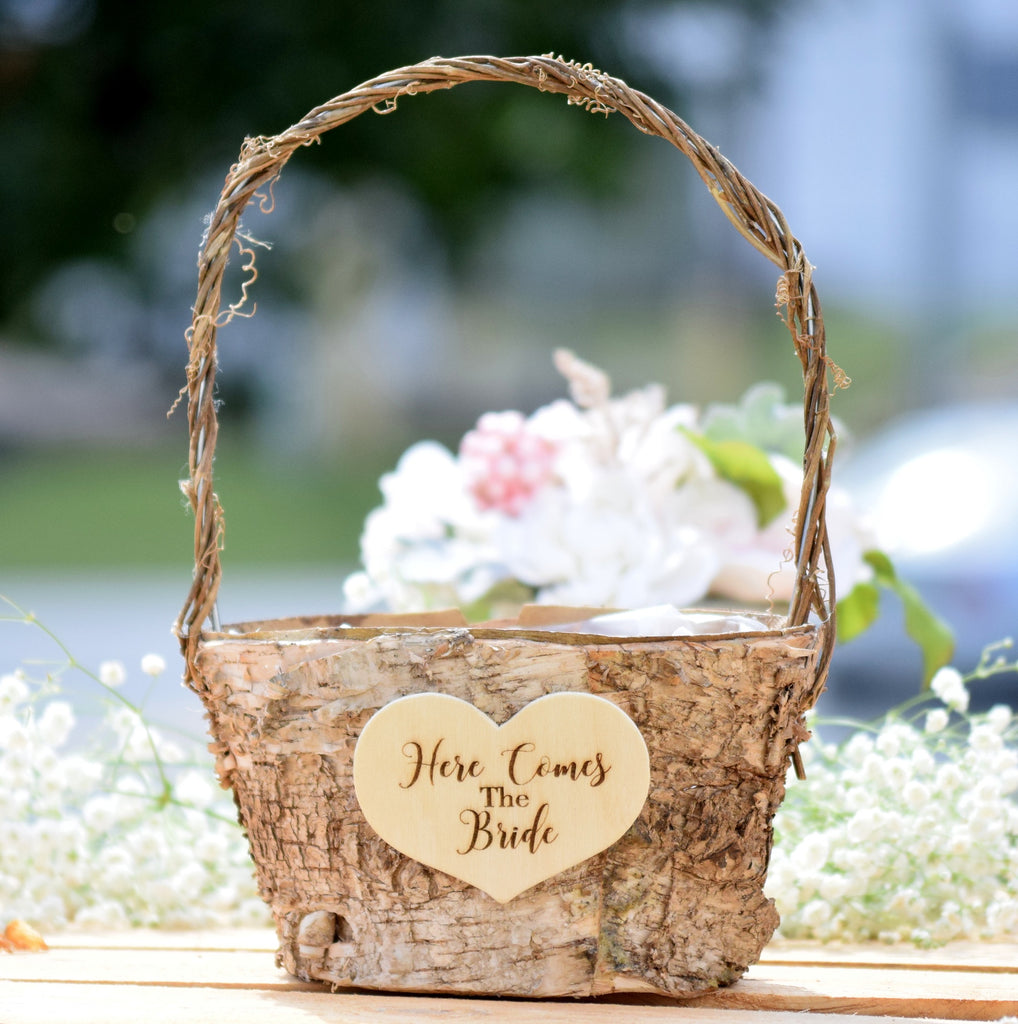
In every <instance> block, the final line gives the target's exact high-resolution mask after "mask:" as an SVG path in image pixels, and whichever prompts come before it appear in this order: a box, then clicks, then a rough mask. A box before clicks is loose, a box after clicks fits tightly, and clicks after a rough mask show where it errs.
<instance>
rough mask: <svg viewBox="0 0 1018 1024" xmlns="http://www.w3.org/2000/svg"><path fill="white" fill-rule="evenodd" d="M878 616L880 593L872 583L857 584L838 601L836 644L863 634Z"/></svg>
mask: <svg viewBox="0 0 1018 1024" xmlns="http://www.w3.org/2000/svg"><path fill="white" fill-rule="evenodd" d="M879 614H880V591H879V590H878V589H877V587H876V586H875V585H874V584H872V583H857V584H856V585H855V586H854V587H853V588H852V589H851V591H850V592H849V593H848V594H847V595H846V596H845V597H843V598H841V600H840V601H838V643H842V644H844V643H848V641H849V640H854V639H855V638H856V637H857V636H859V634H860V633H865V632H866V630H867V629H869V628H870V626H872V625H873V623H874V622H876V621H877V616H878V615H879Z"/></svg>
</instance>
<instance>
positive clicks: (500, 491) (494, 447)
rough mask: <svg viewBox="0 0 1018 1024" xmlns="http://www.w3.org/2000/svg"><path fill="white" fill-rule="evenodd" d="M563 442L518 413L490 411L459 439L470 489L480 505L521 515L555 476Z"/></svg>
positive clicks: (508, 513)
mask: <svg viewBox="0 0 1018 1024" xmlns="http://www.w3.org/2000/svg"><path fill="white" fill-rule="evenodd" d="M557 454H558V445H556V444H555V443H554V442H553V441H550V440H548V439H547V438H545V437H541V436H540V435H539V434H535V433H534V432H533V431H532V430H530V429H529V428H528V426H527V421H526V420H525V419H524V418H523V415H522V414H521V413H518V412H497V413H496V412H489V413H485V414H484V415H483V416H482V417H481V418H480V419H479V420H478V421H477V426H476V427H475V428H474V429H473V430H471V431H470V432H469V433H468V434H467V435H466V436H465V437H464V438H463V440H462V441H461V442H460V464H461V466H462V468H463V476H464V479H465V481H466V486H467V490H468V491H469V492H470V494H471V495H473V498H474V500H475V501H476V502H477V505H478V507H479V508H481V509H483V510H488V509H494V510H497V511H499V512H504V513H505V514H506V515H510V516H518V515H519V514H520V512H522V511H523V509H524V508H525V507H526V505H527V503H528V502H529V501H530V500H531V499H532V498H533V497H534V495H535V494H537V492H538V491H539V490H540V489H541V488H542V487H543V486H544V485H545V484H546V483H547V482H548V481H549V480H550V479H551V478H552V476H553V474H554V464H555V457H556V455H557Z"/></svg>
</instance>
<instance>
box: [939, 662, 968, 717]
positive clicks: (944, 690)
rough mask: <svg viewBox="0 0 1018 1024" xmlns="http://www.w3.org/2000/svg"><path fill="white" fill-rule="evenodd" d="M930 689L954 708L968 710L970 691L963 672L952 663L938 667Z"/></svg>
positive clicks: (955, 709)
mask: <svg viewBox="0 0 1018 1024" xmlns="http://www.w3.org/2000/svg"><path fill="white" fill-rule="evenodd" d="M930 689H931V690H932V691H933V692H934V693H935V694H936V695H937V696H938V697H939V698H940V699H941V700H942V701H943V702H944V703H945V704H946V705H947V706H948V707H949V708H951V709H952V710H954V711H967V710H968V706H969V692H968V690H967V689H966V687H965V680H964V679H963V678H962V674H961V673H960V672H959V671H958V670H957V669H956V668H952V667H951V666H950V665H947V666H945V667H944V668H941V669H938V670H937V673H936V674H935V675H934V677H933V679H932V680H931V681H930Z"/></svg>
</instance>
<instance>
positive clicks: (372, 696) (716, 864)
mask: <svg viewBox="0 0 1018 1024" xmlns="http://www.w3.org/2000/svg"><path fill="white" fill-rule="evenodd" d="M480 80H487V81H503V82H513V83H517V84H522V85H528V86H532V87H534V88H537V89H540V90H542V91H546V92H553V93H559V94H564V95H566V97H567V98H568V100H569V102H570V104H574V105H579V106H581V107H584V108H586V109H588V110H592V111H594V112H597V113H610V112H618V113H620V114H622V116H624V117H626V118H627V119H628V120H629V121H631V122H632V123H633V125H634V126H635V127H636V128H637V129H639V130H640V131H641V132H643V133H644V134H647V135H657V136H659V137H661V138H663V139H665V140H666V141H667V142H669V143H670V144H672V145H673V146H675V147H676V148H677V149H678V150H679V151H680V152H682V153H683V154H684V155H685V156H686V157H687V158H688V159H689V160H690V161H691V163H692V164H693V166H694V168H695V170H696V171H697V173H698V174H699V175H700V177H701V178H702V180H703V181H704V182H705V184H706V185H707V186H708V188H709V189H710V191H711V193H712V194H713V195H714V197H715V199H716V200H717V201H718V204H719V206H720V207H721V209H722V211H723V212H724V213H725V215H726V217H727V218H728V220H729V221H730V222H731V223H732V224H733V225H734V226H735V227H736V229H737V230H738V231H739V232H740V234H742V236H743V237H744V238H746V239H747V241H748V242H750V244H752V245H753V246H754V248H756V249H758V250H759V251H760V252H762V253H764V255H766V256H767V257H768V258H769V259H770V260H772V262H774V263H775V264H776V265H777V266H778V267H779V268H780V271H781V274H780V277H779V281H778V299H779V305H780V307H781V311H782V318H783V320H784V322H785V324H786V325H787V327H788V329H789V331H790V333H791V337H792V341H793V345H794V348H795V351H796V353H797V355H798V357H799V359H800V362H801V364H802V369H803V380H804V424H805V450H804V462H803V466H804V481H803V488H802V494H801V497H800V503H799V507H798V509H797V514H796V522H795V539H794V548H793V551H794V558H795V564H796V586H795V592H794V595H793V598H792V601H791V604H790V607H789V610H788V614H787V615H785V616H771V617H769V618H767V621H766V626H767V628H766V629H762V630H760V631H759V632H752V633H740V634H725V635H715V636H699V637H692V638H690V637H684V638H670V637H628V638H617V637H613V638H608V637H597V636H590V635H583V634H577V633H568V632H548V631H531V630H529V629H527V628H519V627H518V625H517V626H516V627H515V628H514V626H513V624H499V625H494V624H489V625H481V626H467V625H462V624H460V625H457V624H455V623H456V622H457V620H456V619H455V618H451V619H444V618H442V617H441V616H439V617H437V618H436V617H434V616H432V617H427V616H424V617H420V618H409V619H407V618H403V619H399V618H390V619H386V618H384V617H383V618H381V619H379V618H378V617H376V618H374V619H372V620H358V619H343V618H341V617H319V618H306V619H297V618H295V619H286V620H274V621H265V622H248V623H240V624H237V625H234V626H221V625H220V624H219V617H218V614H217V608H216V599H217V595H218V590H219V584H220V581H221V576H222V571H221V565H220V558H219V552H220V549H221V546H222V538H223V519H222V510H221V508H220V506H219V502H218V500H217V498H216V495H215V491H214V489H213V486H212V465H213V457H214V451H215V444H216V438H217V434H218V423H217V419H216V408H215V402H214V398H213V396H214V390H215V373H216V336H217V332H218V330H219V329H220V328H221V327H222V326H224V325H225V324H226V323H228V322H229V320H230V319H231V317H232V316H233V314H234V313H235V312H236V311H237V308H238V307H237V306H236V305H235V306H229V307H228V308H227V309H226V310H225V311H223V310H222V309H221V306H222V302H221V287H222V280H223V273H224V270H225V267H226V263H227V261H228V258H229V256H230V253H231V251H232V249H233V246H234V245H236V246H237V247H238V248H239V249H240V251H241V252H242V253H244V254H245V255H246V256H247V259H248V263H247V264H246V269H248V271H249V272H251V273H253V270H252V268H253V256H252V255H251V253H250V250H249V249H248V248H247V246H246V245H245V244H244V242H243V236H242V235H240V234H239V233H238V223H239V219H240V216H241V213H242V212H243V210H244V208H245V207H246V206H247V204H248V203H249V202H251V201H252V200H253V199H259V200H260V201H261V202H262V203H263V205H265V204H269V203H270V202H271V199H270V198H269V197H270V196H271V186H272V184H273V183H274V181H275V179H276V177H278V175H279V172H280V170H281V169H282V167H283V165H284V164H285V162H286V161H287V160H288V159H289V157H290V156H291V155H292V154H293V152H294V151H295V150H296V149H297V148H299V147H301V146H304V145H308V144H310V143H312V142H314V141H316V140H317V139H318V138H319V137H320V136H321V134H322V133H323V132H325V131H326V130H328V129H330V128H332V127H335V126H337V125H340V124H342V123H344V122H345V121H348V120H350V119H351V118H353V117H355V116H357V115H358V114H360V113H363V112H365V111H371V110H374V111H377V112H388V111H389V110H392V109H394V108H395V105H396V101H397V100H398V99H400V98H402V97H405V96H412V95H414V94H416V93H421V92H429V91H432V90H436V89H444V88H449V87H451V86H453V85H457V84H459V83H461V82H467V81H480ZM563 116H565V115H563ZM252 279H253V277H249V282H250V280H252ZM245 296H246V286H245ZM188 340H189V345H190V360H189V363H188V385H187V390H188V399H189V401H188V418H189V427H190V478H189V479H188V480H187V481H185V482H184V484H183V488H184V491H185V493H186V494H187V495H188V497H189V499H190V501H191V504H192V507H193V509H194V512H195V537H194V548H195V574H194V580H193V583H192V586H191V590H190V593H189V594H188V597H187V601H186V603H185V606H184V609H183V610H182V612H181V614H180V617H179V619H178V621H177V625H176V630H177V633H178V636H179V637H180V640H181V646H182V650H183V653H184V657H185V661H186V666H187V669H186V681H187V683H188V685H190V686H191V687H192V688H193V689H194V690H195V691H196V692H197V693H198V694H199V695H200V696H201V699H202V701H203V703H204V705H205V708H206V711H207V716H208V719H209V725H210V731H211V733H212V736H213V737H214V742H213V744H212V749H213V750H214V752H215V754H216V759H217V770H218V773H219V775H220V779H221V781H222V783H223V784H224V785H226V786H232V787H233V790H234V793H235V797H236V801H237V806H238V811H239V816H240V821H241V823H242V825H243V826H244V828H245V829H246V831H247V833H248V836H249V838H250V844H251V851H252V855H253V857H254V860H255V864H256V867H257V872H258V879H259V884H260V888H261V892H262V894H263V896H264V898H265V899H266V900H267V901H268V903H269V905H270V906H271V908H272V911H273V914H274V916H275V919H276V922H277V926H278V933H279V938H280V953H279V960H280V963H281V964H282V965H283V966H284V967H285V968H286V969H287V970H288V971H290V972H291V973H293V974H295V975H298V976H299V977H301V978H304V979H308V980H310V979H320V980H322V981H323V982H327V983H330V984H331V985H332V986H333V987H336V988H343V987H359V988H377V989H389V990H403V991H418V992H456V993H464V994H468V993H469V994H482V993H486V994H502V995H513V996H530V997H534V996H547V997H551V996H591V995H599V994H605V993H610V992H660V993H665V994H669V995H676V996H683V995H695V994H697V993H700V992H702V991H704V990H706V989H710V988H714V987H716V986H718V985H724V984H729V983H731V982H732V981H734V980H736V979H737V978H738V977H739V976H740V975H741V974H742V973H743V972H744V971H745V969H746V968H747V966H748V965H749V964H751V963H752V962H754V960H755V959H756V958H757V957H758V955H759V953H760V951H761V949H762V948H763V946H764V944H765V943H766V942H767V941H768V939H769V938H770V936H771V934H772V933H773V931H774V929H775V927H776V925H777V922H778V919H777V914H776V912H775V910H774V907H773V904H772V903H771V901H769V900H768V899H767V898H766V897H765V896H764V895H763V884H764V880H765V877H766V869H767V861H768V856H769V852H770V845H771V819H772V817H773V814H774V812H775V810H776V809H777V807H778V805H779V803H780V801H781V799H782V796H783V793H784V779H785V774H786V771H787V769H788V767H789V764H790V762H792V761H794V760H796V759H797V753H796V750H797V745H798V743H800V742H801V741H803V740H804V739H805V738H806V737H807V733H806V731H805V728H804V726H803V724H802V715H803V713H804V712H805V711H806V710H807V709H808V708H809V707H811V706H812V704H813V703H814V702H815V700H816V698H817V696H818V694H819V692H820V691H821V690H822V688H823V684H824V679H825V677H826V673H827V665H828V662H829V658H830V654H831V649H832V644H833V627H834V619H833V613H832V610H833V607H834V590H833V586H834V585H833V576H832V573H831V568H830V552H829V545H828V540H827V531H826V525H825V521H824V499H825V496H826V492H827V487H828V483H829V474H830V468H829V462H830V458H831V455H832V454H833V449H834V434H833V430H832V428H831V422H830V416H829V413H828V398H829V395H828V385H827V377H828V370H829V363H828V360H827V356H826V349H825V340H824V331H823V321H822V317H821V314H820V307H819V302H818V301H817V298H816V293H815V289H814V287H813V283H812V268H811V267H810V265H809V263H808V261H806V259H805V256H804V254H803V252H802V250H801V248H800V246H799V243H798V241H797V240H796V239H795V238H794V236H792V235H791V233H790V232H789V231H788V228H787V224H786V223H785V220H784V217H783V216H782V215H781V212H780V210H778V208H777V207H776V206H775V205H774V204H773V203H772V202H770V200H768V199H766V198H765V197H764V196H762V195H761V194H760V193H759V192H758V191H757V190H756V189H755V188H754V187H753V186H752V185H751V184H750V183H749V182H748V181H746V179H745V178H743V177H742V176H741V175H740V174H739V173H738V171H736V170H735V168H734V167H732V165H731V164H730V163H729V162H728V161H727V160H725V159H724V158H723V157H722V156H721V155H720V154H719V153H718V152H717V151H716V150H715V149H713V147H711V146H710V145H709V144H708V143H706V142H705V141H704V140H703V139H701V138H700V137H699V136H698V135H697V134H696V133H695V132H693V131H692V129H690V128H689V127H688V126H687V125H685V124H684V123H683V122H682V121H681V120H680V119H679V118H678V117H677V116H676V115H675V114H673V113H672V112H671V111H668V110H667V109H666V108H664V107H662V106H661V105H660V104H658V103H657V102H656V101H654V100H652V99H650V97H648V96H646V95H644V94H642V93H639V92H637V91H636V90H633V89H631V88H630V87H629V86H627V85H625V83H623V82H621V81H619V80H618V79H614V78H610V77H609V76H607V75H604V74H602V73H601V72H597V71H595V70H593V69H592V68H590V67H589V66H579V65H577V64H574V63H571V62H565V61H563V60H562V59H561V58H558V59H556V58H552V57H548V56H545V57H527V58H508V59H503V58H492V57H468V58H455V59H444V58H433V59H432V60H430V61H425V62H423V63H422V64H418V65H415V66H413V67H410V68H403V69H399V70H398V71H393V72H389V73H387V74H385V75H382V76H379V77H378V78H376V79H372V80H371V81H369V82H367V83H364V84H363V85H361V86H358V87H357V88H356V89H354V90H351V91H350V92H348V93H344V94H343V95H342V96H338V97H336V98H335V99H334V100H331V101H330V102H329V103H326V104H324V105H322V106H321V107H318V108H316V109H315V110H313V111H311V112H310V113H309V114H308V115H307V116H306V117H305V118H304V119H302V120H301V121H300V122H298V123H297V124H296V125H294V126H293V127H292V128H290V129H287V131H285V132H283V133H282V134H281V135H278V136H275V137H273V138H258V139H250V140H247V142H246V143H245V145H244V147H243V149H242V151H241V156H240V159H239V161H238V163H237V164H236V165H235V166H234V167H233V168H232V169H231V171H230V174H229V175H228V177H227V179H226V184H225V186H224V189H223V192H222V195H221V197H220V201H219V204H218V206H217V208H216V210H215V211H214V213H213V215H212V218H211V221H210V225H209V229H208V232H207V234H206V238H205V242H204V248H203V251H202V256H201V259H200V262H199V287H198V299H197V301H196V304H195V307H194V317H193V321H192V326H191V329H190V331H189V332H188ZM427 692H440V693H444V694H449V695H451V696H454V697H458V698H460V699H462V700H465V701H468V702H470V703H471V704H473V705H474V706H475V707H476V708H478V709H479V710H480V711H482V712H483V713H484V714H486V715H488V716H489V717H490V718H491V719H492V721H493V722H495V723H497V724H501V723H504V722H506V721H507V720H508V719H510V718H511V717H512V716H513V715H515V714H516V713H517V712H518V711H520V710H521V709H522V708H523V707H524V706H526V705H527V704H529V703H530V702H532V701H534V700H536V699H537V698H539V697H541V696H543V695H545V694H549V693H558V692H580V693H591V694H595V695H599V696H601V697H604V698H606V699H607V700H609V701H611V702H612V703H614V704H615V705H616V706H617V707H618V708H620V709H621V710H622V711H623V712H625V713H626V714H627V715H628V716H629V717H630V718H631V719H632V721H633V722H634V723H635V724H636V726H637V727H638V728H639V730H640V733H641V734H642V736H643V739H644V740H645V742H646V744H647V748H648V752H649V758H650V789H649V794H648V797H647V800H646V802H645V803H644V805H643V809H642V810H641V811H640V814H639V816H638V817H637V819H636V821H635V822H634V824H633V825H632V827H631V828H629V829H628V831H627V832H626V833H625V834H624V835H623V836H622V838H621V839H619V840H618V841H617V842H615V843H613V844H612V845H611V846H610V847H608V848H607V849H605V850H603V851H602V852H601V853H598V854H596V855H595V856H593V857H590V858H588V859H587V860H585V861H583V862H582V863H580V864H577V865H576V866H574V867H572V868H569V869H567V870H565V871H563V872H561V873H559V874H557V875H555V876H554V877H551V878H548V879H546V880H545V881H543V882H541V883H539V884H537V885H536V886H533V887H532V888H530V889H528V890H526V891H524V892H522V893H521V894H520V895H518V896H516V897H515V898H513V899H511V900H510V901H509V902H507V903H504V904H503V903H498V902H497V901H496V900H494V899H492V898H491V897H489V896H487V895H486V894H485V893H483V892H481V891H480V890H479V889H476V888H474V887H473V886H471V885H468V884H467V883H465V882H462V881H459V880H457V879H455V878H453V877H451V876H449V875H447V874H445V873H443V872H441V871H438V870H436V869H433V868H429V867H426V866H425V865H423V864H421V863H418V862H417V861H415V860H413V859H411V858H409V857H407V856H405V855H403V854H401V853H399V852H398V851H397V850H395V849H394V848H393V847H391V846H390V845H388V844H387V843H386V842H384V841H383V840H382V839H381V838H379V836H378V835H377V834H376V833H375V832H374V830H373V829H372V828H371V826H370V824H369V823H368V822H367V821H366V820H365V818H364V815H363V813H362V811H361V808H360V807H359V805H358V801H357V798H356V794H355V791H354V786H353V770H352V763H353V752H354V747H355V745H356V742H357V739H358V736H359V735H360V732H361V730H362V729H363V728H364V725H365V723H366V722H367V721H368V719H369V718H370V717H371V715H372V714H373V713H375V712H376V711H377V710H378V709H380V708H382V707H384V706H385V705H387V704H388V703H390V702H391V701H393V700H396V699H398V698H400V697H405V696H407V695H409V694H416V693H427Z"/></svg>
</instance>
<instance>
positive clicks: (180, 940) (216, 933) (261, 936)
mask: <svg viewBox="0 0 1018 1024" xmlns="http://www.w3.org/2000/svg"><path fill="white" fill-rule="evenodd" d="M44 938H45V939H46V942H47V943H48V944H49V947H50V949H195V950H197V949H225V950H233V951H234V952H237V951H243V950H249V951H251V952H264V953H275V951H276V949H277V948H278V946H279V942H278V940H277V938H276V932H275V929H274V928H271V927H266V928H212V929H207V930H200V931H199V930H195V929H185V928H182V929H179V930H177V929H170V928H129V929H125V930H121V931H116V930H108V931H64V932H57V933H56V934H53V935H45V936H44ZM270 959H271V958H270Z"/></svg>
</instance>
